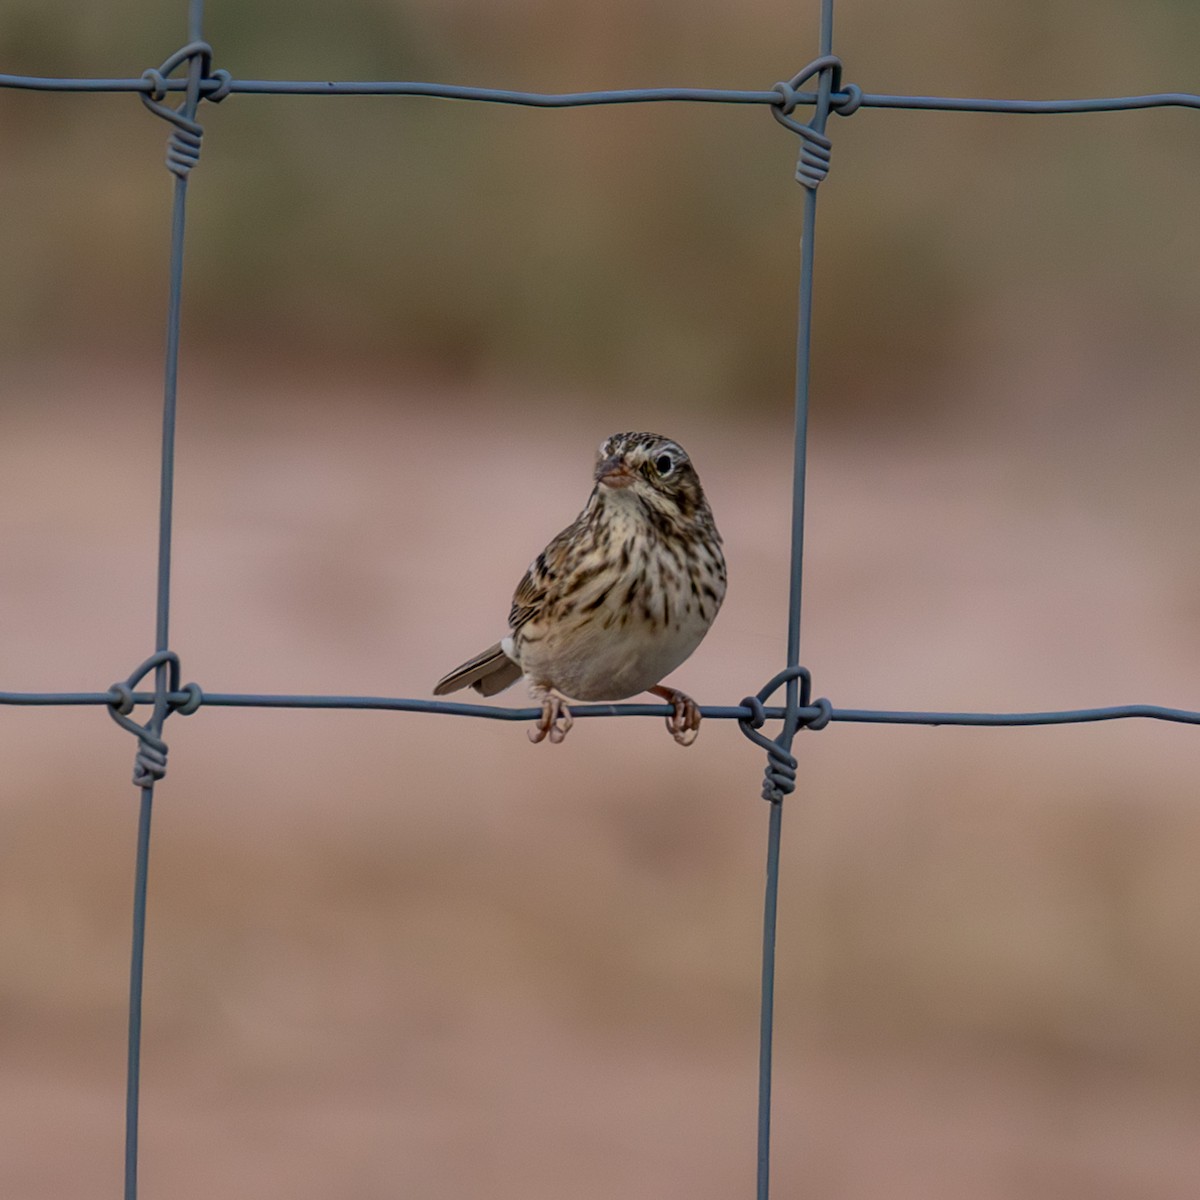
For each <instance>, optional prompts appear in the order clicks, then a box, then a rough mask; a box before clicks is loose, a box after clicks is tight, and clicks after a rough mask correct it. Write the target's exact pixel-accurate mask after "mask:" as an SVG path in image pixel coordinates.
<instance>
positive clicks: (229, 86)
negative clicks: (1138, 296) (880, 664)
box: [0, 0, 1200, 1200]
mask: <svg viewBox="0 0 1200 1200" xmlns="http://www.w3.org/2000/svg"><path fill="white" fill-rule="evenodd" d="M820 4H821V24H820V45H819V57H818V58H816V59H814V60H813V61H812V62H811V63H809V64H808V65H807V66H806V67H805V68H803V69H802V70H801V71H800V72H798V73H797V74H796V75H794V76H793V77H792V78H791V79H790V80H787V81H784V82H781V83H777V84H775V85H774V86H773V87H771V88H769V89H764V90H757V91H737V90H727V89H715V88H688V87H680V88H661V87H660V88H635V89H624V90H614V91H595V92H565V93H541V92H523V91H511V90H504V89H495V88H481V87H467V86H459V85H453V84H443V83H422V82H405V81H394V80H388V81H340V82H338V81H304V80H262V79H234V78H232V77H231V76H230V74H229V72H227V71H224V70H220V69H214V68H213V66H212V63H213V52H212V50H211V48H210V47H209V46H208V44H207V43H206V42H204V41H203V12H204V3H203V0H189V5H188V41H187V43H186V44H185V45H184V46H183V47H181V48H180V49H179V50H178V51H176V52H175V53H174V54H172V55H171V56H170V57H169V58H167V60H166V61H165V62H164V63H163V64H162V65H161V66H159V67H156V68H150V69H148V70H146V71H145V72H144V73H143V75H142V76H141V77H140V78H137V79H71V78H48V77H42V76H30V75H3V74H0V88H14V89H25V90H33V91H56V92H129V93H136V94H139V95H140V96H141V99H142V101H143V103H144V104H145V105H146V107H147V108H148V109H149V110H150V111H151V112H153V113H154V114H155V115H156V116H158V117H160V118H161V119H163V120H165V121H167V122H168V123H169V124H170V126H171V135H170V138H169V141H168V151H167V166H168V169H169V170H170V171H171V172H172V174H173V175H174V177H175V182H174V198H173V211H172V225H171V242H170V253H169V260H168V261H169V289H168V305H167V337H166V354H165V374H164V383H163V424H162V463H161V473H160V499H159V524H158V528H159V536H158V570H157V574H156V579H155V601H156V616H155V652H154V653H153V654H152V655H151V656H150V657H149V658H148V659H147V660H146V661H145V662H144V663H142V664H141V665H140V666H139V667H138V668H137V669H136V670H135V671H134V672H133V673H132V674H131V675H129V676H128V677H127V678H126V679H125V680H123V681H121V682H118V683H115V684H113V685H112V686H111V687H110V688H108V689H107V690H105V691H102V692H12V691H9V692H0V705H13V706H62V705H73V706H75V705H77V706H88V705H94V706H104V707H107V708H108V710H109V713H110V714H111V716H112V717H113V719H114V721H116V722H117V724H119V725H120V726H121V727H122V728H124V729H126V730H127V731H129V732H130V733H133V734H134V735H135V736H136V737H137V739H138V750H137V755H136V759H135V767H134V783H135V785H136V786H138V787H139V788H140V789H141V805H140V810H139V818H138V833H137V852H136V858H135V871H134V899H133V938H132V952H131V956H130V985H129V1044H128V1075H127V1087H126V1123H125V1191H124V1194H125V1198H126V1200H136V1196H137V1167H138V1109H139V1080H140V1074H141V1071H140V1064H141V1020H142V975H143V963H144V953H145V935H146V894H147V881H148V874H149V856H150V826H151V817H152V812H153V803H154V788H155V784H156V783H157V782H158V781H159V780H161V779H162V778H163V777H164V775H165V773H166V769H167V744H166V742H165V741H164V740H163V727H164V725H165V723H166V721H167V718H168V717H170V716H171V715H172V714H174V713H178V714H180V715H190V714H192V713H194V712H196V711H198V710H199V709H200V708H203V707H209V708H220V707H226V708H307V709H352V710H364V709H374V710H384V711H392V712H409V713H436V714H440V715H444V716H456V717H474V718H483V719H486V720H499V721H530V720H536V719H537V718H538V716H539V715H540V710H539V709H536V708H494V707H490V706H485V705H478V704H463V703H458V702H454V701H446V700H425V699H417V698H406V697H387V696H337V695H307V694H305V695H259V694H247V693H235V692H208V693H206V692H204V691H202V689H201V688H200V687H199V685H197V684H194V683H189V684H186V685H181V683H180V664H179V657H178V655H176V654H175V653H174V652H173V651H172V650H171V649H170V638H169V614H170V592H171V548H172V508H173V497H174V471H175V412H176V395H177V390H178V359H179V340H180V301H181V297H182V288H183V252H184V233H185V227H186V217H187V211H186V210H187V185H188V176H189V173H190V172H191V170H192V169H193V168H194V167H195V165H196V164H197V162H198V161H199V157H200V150H201V145H202V138H203V133H204V131H203V128H202V127H201V125H200V124H199V122H198V121H197V119H196V116H197V110H198V108H199V105H200V103H201V101H202V100H207V101H210V102H218V101H221V100H223V99H225V98H226V97H227V96H229V95H232V94H235V93H236V94H242V95H255V94H257V95H271V94H273V95H325V96H355V95H374V96H380V95H387V96H407V97H427V98H433V99H443V100H460V101H473V102H482V103H490V104H516V105H526V106H531V107H536V108H577V107H586V106H595V105H607V104H647V103H663V102H668V103H702V104H741V105H765V106H767V107H769V108H770V109H771V111H772V115H773V116H774V117H775V118H776V120H778V121H779V122H780V123H781V124H782V125H784V126H785V127H786V128H788V129H789V130H791V131H792V132H793V133H795V134H797V135H798V136H799V138H800V155H799V163H798V165H797V168H796V179H797V181H798V182H800V183H801V184H803V185H804V187H805V194H804V208H803V215H802V233H801V262H800V279H799V318H798V323H797V340H796V387H795V427H794V470H793V485H792V532H791V552H790V577H789V604H788V644H787V661H786V665H785V667H784V669H783V670H781V671H780V672H779V673H778V674H777V675H776V676H775V677H774V678H773V679H771V680H770V681H768V683H767V684H766V685H765V686H764V687H763V688H761V689H760V690H759V691H758V692H757V693H756V694H755V695H753V696H748V697H746V698H745V699H744V700H742V702H741V703H740V704H738V705H732V706H704V707H702V708H701V710H700V711H701V713H702V715H703V716H704V717H705V718H707V719H710V720H735V721H737V722H738V723H739V725H740V727H741V729H742V731H743V733H744V734H745V735H746V736H747V737H748V738H749V739H750V740H751V741H752V742H754V743H755V744H756V745H758V746H760V747H761V748H762V749H763V750H765V751H766V753H767V770H766V776H765V780H764V785H763V796H764V798H765V799H766V800H768V801H769V802H770V817H769V822H768V831H767V862H766V879H765V889H764V909H763V954H762V1002H761V1014H760V1043H759V1106H758V1159H757V1190H756V1195H757V1198H758V1200H768V1193H769V1186H770V1184H769V1177H770V1133H771V1060H772V1037H773V1029H774V991H775V936H776V908H777V897H778V888H779V850H780V830H781V823H782V814H783V803H782V801H783V798H784V796H786V795H788V794H789V793H791V792H792V791H793V790H794V788H795V783H796V768H797V763H796V758H795V756H794V755H793V753H792V743H793V741H794V738H795V736H796V734H797V733H799V732H800V730H802V729H808V730H812V731H816V730H819V729H823V728H825V727H826V726H827V725H829V724H831V723H857V724H889V725H930V726H939V725H950V726H975V727H979V726H988V727H1005V726H1024V725H1064V724H1080V723H1085V722H1093V721H1113V720H1127V719H1136V718H1144V719H1150V720H1159V721H1171V722H1177V723H1181V724H1188V725H1200V712H1197V711H1193V710H1190V709H1178V708H1166V707H1163V706H1160V705H1152V704H1127V705H1119V706H1109V707H1104V708H1079V709H1066V710H1057V711H1041V712H1036V711H1035V712H937V711H900V710H884V709H855V708H838V707H835V706H834V705H832V704H831V703H830V702H829V701H828V700H826V699H824V698H818V699H816V700H813V699H812V694H811V693H812V679H811V677H810V675H809V672H808V671H807V670H806V669H805V668H804V667H802V666H801V665H800V628H801V622H800V618H801V607H802V598H803V573H804V530H805V515H804V502H805V482H806V464H807V458H808V452H807V439H808V407H809V360H810V354H811V313H812V303H813V256H814V251H815V232H816V201H817V188H818V186H819V184H820V183H821V181H822V180H823V179H824V178H825V176H826V174H827V173H828V170H829V166H830V160H831V150H832V142H831V139H830V138H829V136H828V134H827V132H826V126H827V123H828V120H829V118H830V116H831V115H833V114H835V113H836V114H838V115H841V116H850V115H851V114H852V113H854V112H856V111H857V110H858V109H860V108H893V109H921V110H941V111H951V112H986V113H1010V114H1022V113H1023V114H1056V113H1057V114H1062V113H1096V112H1118V111H1123V110H1128V109H1145V108H1161V107H1180V108H1200V95H1197V94H1194V93H1187V92H1158V93H1149V94H1145V95H1136V96H1114V97H1095V98H1084V99H1068V100H1001V99H987V98H982V99H972V98H966V97H953V96H917V95H911V96H909V95H889V94H883V93H874V92H864V91H862V89H861V88H859V87H858V86H857V85H855V84H843V82H842V78H841V76H842V64H841V62H840V60H839V59H838V58H837V57H836V56H835V55H834V54H833V9H834V0H820ZM181 69H182V70H184V71H185V72H186V73H185V74H183V75H177V74H175V73H176V72H178V71H180V70H181ZM813 79H815V80H816V89H815V90H809V91H806V90H803V85H804V84H805V83H808V82H809V81H810V80H813ZM177 93H178V94H180V97H181V99H180V103H179V104H178V105H176V106H172V105H171V104H168V103H167V102H166V101H167V99H168V97H170V96H173V95H175V94H177ZM800 107H804V108H811V109H812V115H811V117H810V118H809V120H808V121H807V122H805V123H802V122H800V121H798V120H797V119H795V118H794V117H793V115H792V114H793V113H794V112H795V110H796V109H797V108H800ZM151 672H153V675H154V688H153V690H152V691H148V690H138V688H139V685H140V684H141V683H142V681H143V680H144V679H145V678H146V677H147V676H149V675H150V673H151ZM781 687H782V688H783V689H784V703H783V704H782V705H778V704H769V703H768V701H769V700H770V699H771V697H772V696H773V695H774V694H775V692H777V691H778V690H779V688H781ZM139 706H140V707H143V708H145V707H148V708H149V709H150V712H149V715H148V717H147V719H146V721H145V723H139V722H137V721H135V720H133V718H132V713H133V712H134V710H135V709H136V708H137V707H139ZM670 711H671V710H670V708H669V707H668V706H666V705H661V704H589V705H580V706H578V707H573V708H572V713H573V715H574V716H576V717H580V718H585V719H586V718H590V717H663V716H665V715H668V714H669V713H670ZM767 721H780V722H782V726H781V729H780V732H779V734H778V735H777V736H776V737H774V738H771V737H768V736H767V735H766V734H764V733H763V732H761V730H762V727H763V726H764V725H765V723H766V722H767Z"/></svg>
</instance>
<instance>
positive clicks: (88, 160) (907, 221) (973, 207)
mask: <svg viewBox="0 0 1200 1200" xmlns="http://www.w3.org/2000/svg"><path fill="white" fill-rule="evenodd" d="M185 8H186V6H185V4H184V3H183V2H182V0H180V2H179V3H177V4H176V3H169V4H156V5H150V4H146V3H145V2H144V0H110V2H107V3H103V4H90V5H79V4H77V3H76V4H68V3H66V2H65V0H10V3H8V4H6V5H5V6H4V8H3V10H0V70H4V71H9V72H24V73H35V74H47V75H117V76H136V75H138V74H140V73H141V71H142V70H143V69H144V68H145V67H146V66H148V65H156V64H157V63H159V62H160V61H162V59H163V58H164V57H165V56H166V55H167V54H168V53H169V52H170V51H171V50H173V49H174V48H175V47H176V46H177V45H178V44H180V43H181V42H182V40H183V35H184V28H185ZM816 8H817V5H816V4H815V3H812V4H804V5H785V4H783V3H780V2H779V0H750V2H749V3H746V4H744V5H740V6H738V7H737V8H736V9H724V8H717V7H708V8H705V7H704V6H696V5H685V4H683V3H681V2H679V0H658V2H656V3H653V4H646V3H644V2H642V3H635V2H634V0H616V2H614V3H611V4H607V5H603V6H598V5H583V4H579V5H562V4H561V3H557V4H552V3H549V2H548V0H510V2H509V3H505V4H494V5H483V4H467V3H465V2H464V0H451V2H446V0H441V2H439V3H430V2H428V0H424V2H420V3H409V4H404V3H398V2H387V0H344V2H343V3H340V4H338V5H336V6H335V5H328V4H321V3H317V2H316V0H306V2H302V3H290V2H289V3H286V4H285V3H283V2H282V0H256V2H253V3H241V4H228V3H220V2H218V0H212V2H211V3H210V4H209V5H208V13H207V18H206V34H207V36H208V38H209V40H210V41H211V42H212V43H213V45H214V47H215V49H216V59H217V62H218V64H219V65H221V66H224V67H226V68H228V69H229V70H231V71H232V72H233V73H234V75H235V76H242V77H252V78H314V79H324V78H347V79H349V78H358V79H369V78H392V79H399V78H415V79H435V80H439V81H444V82H455V83H470V84H476V85H482V86H496V87H521V88H528V89H531V90H575V89H587V88H599V87H621V86H642V85H668V84H672V85H706V86H714V87H744V88H756V87H769V86H770V85H771V84H772V83H773V82H774V81H775V80H776V79H779V78H785V77H787V76H788V75H790V74H791V73H793V72H794V71H795V70H796V69H797V68H798V67H799V66H800V65H802V64H803V63H804V62H805V61H806V60H807V59H808V58H810V57H811V56H812V54H813V53H814V47H815V45H816V25H815V21H816ZM1198 38H1200V10H1198V9H1197V7H1196V6H1194V5H1190V4H1185V3H1182V2H1180V0H1172V2H1167V0H1155V2H1153V3H1145V4H1141V5H1137V6H1130V5H1128V4H1124V3H1117V2H1116V0H1101V2H1098V3H1087V4H1085V3H1083V2H1082V0H1070V2H1066V3H1056V4H1054V5H1046V4H1043V3H1040V2H1039V0H1020V2H1019V3H1014V4H1009V5H1004V6H999V7H997V6H989V5H970V6H962V5H959V4H955V3H951V2H950V0H917V2H915V3H910V4H906V5H902V6H896V5H892V4H887V3H883V2H882V0H865V2H864V0H859V2H855V3H849V2H844V3H843V4H841V5H840V9H839V12H838V16H837V30H836V42H837V48H838V50H839V52H840V53H841V55H842V57H843V59H844V61H845V63H846V75H847V78H848V79H851V80H854V81H856V82H858V83H859V84H860V85H861V86H863V87H864V88H865V89H867V90H869V91H914V92H924V93H949V94H958V95H1000V96H1035V97H1038V96H1040V97H1045V96H1065V95H1085V94H1120V93H1126V92H1139V91H1158V90H1171V89H1182V90H1196V89H1197V88H1200V79H1198V78H1197V72H1196V68H1195V62H1194V53H1193V47H1194V46H1195V45H1196V43H1197V39H1198ZM202 119H203V122H204V124H205V126H206V129H207V130H208V136H207V138H206V143H205V153H204V158H203V161H202V167H201V170H200V171H199V173H198V174H197V175H196V176H195V177H194V178H195V186H194V187H193V188H192V193H191V196H192V199H191V204H192V209H191V217H192V219H191V222H190V228H189V259H188V268H187V285H188V292H187V300H186V319H187V335H186V337H187V342H186V345H187V347H188V350H189V351H197V350H198V351H205V352H220V353H222V354H225V355H230V356H238V355H246V356H256V357H261V356H267V358H268V359H274V360H276V361H277V360H278V359H279V358H280V357H287V358H289V359H291V360H293V361H295V362H296V363H297V364H298V365H299V366H300V367H302V368H305V369H307V368H309V367H311V366H313V365H315V364H320V365H322V366H323V367H326V368H329V369H331V370H334V371H336V370H338V369H340V368H341V367H343V366H344V365H346V364H351V363H353V364H361V363H363V362H374V363H377V364H379V365H380V366H382V367H384V368H386V369H387V370H389V371H395V372H397V373H398V374H403V373H404V372H406V371H411V372H419V373H426V374H428V373H430V372H433V373H437V374H445V375H450V376H453V377H456V378H466V379H475V378H479V379H483V380H488V381H490V380H496V381H502V382H504V383H506V384H513V383H516V384H519V385H521V386H522V387H523V388H524V389H525V390H527V391H531V392H542V393H545V394H554V393H561V394H566V395H582V394H586V392H587V391H589V390H591V391H593V392H594V391H595V390H596V389H622V390H625V391H627V392H632V393H633V394H637V393H638V392H644V393H653V394H655V395H657V396H660V397H666V398H668V399H674V400H676V401H677V402H678V403H680V404H688V405H701V406H705V407H713V408H720V407H722V406H726V407H728V408H729V409H730V410H733V409H734V408H737V407H740V406H742V405H744V404H746V403H754V404H770V403H777V404H779V405H785V404H787V403H788V402H789V398H790V391H791V377H792V363H793V327H794V319H795V282H796V268H797V261H798V246H797V240H798V230H799V209H800V204H801V192H800V189H799V188H798V186H797V185H796V184H795V183H794V182H792V179H791V172H792V168H793V164H794V159H795V154H796V145H795V139H794V138H792V137H791V135H789V134H787V133H786V131H784V130H782V129H781V128H780V127H779V126H777V125H776V123H775V122H774V121H772V120H771V118H770V115H769V114H768V113H767V112H766V111H764V110H757V109H748V108H741V107H738V108H734V107H714V106H682V105H655V106H642V107H636V108H616V109H614V108H604V109H590V110H582V111H580V110H576V111H569V112H562V111H560V112H542V111H528V110H521V109H512V108H501V107H494V106H487V105H474V104H470V105H469V104H462V103H455V102H445V101H435V100H428V99H399V98H357V97H355V98H349V97H348V98H338V99H332V100H331V99H327V98H315V97H313V98H297V97H262V96H234V97H231V98H230V99H229V100H227V101H226V102H225V103H224V104H223V105H221V106H220V107H216V106H206V107H205V109H204V110H203V112H202ZM1198 121H1200V114H1197V113H1195V112H1187V111H1169V110H1163V111H1152V112H1142V113H1128V114H1118V115H1111V116H1070V117H1063V116H1060V117H1024V116H1020V117H1015V116H982V115H959V114H929V113H906V112H890V111H880V110H861V111H860V113H859V114H858V115H856V116H854V117H853V118H851V119H848V120H842V119H840V118H835V119H834V122H833V129H832V133H833V137H834V160H833V171H832V174H831V177H830V180H829V181H828V182H827V183H826V184H825V185H824V187H823V189H822V193H821V201H822V203H821V211H820V215H819V222H818V228H819V230H820V238H819V246H818V259H817V263H818V273H819V278H818V292H817V296H818V302H817V313H816V331H815V336H816V352H817V353H816V376H817V378H816V385H817V387H816V403H817V405H818V406H819V407H823V408H825V409H826V410H827V411H828V412H830V413H835V414H842V415H845V416H846V417H848V418H858V419H863V418H871V419H873V418H875V417H879V416H882V415H884V414H886V413H887V412H888V411H893V410H894V411H903V412H904V413H905V414H906V415H908V414H910V413H912V412H913V411H914V410H915V411H921V410H925V411H933V412H936V411H938V409H939V407H944V406H946V405H947V404H950V403H955V404H957V403H967V404H969V403H970V395H969V394H967V395H962V396H959V395H957V394H956V393H957V392H959V391H962V390H963V386H964V385H963V382H962V381H963V380H964V379H965V380H967V381H968V385H967V391H968V392H969V379H970V369H971V364H972V363H974V362H976V360H977V359H978V351H979V347H980V344H981V343H984V342H986V343H987V344H988V348H989V352H993V353H994V352H996V351H997V344H998V345H999V352H1000V353H1004V354H1006V355H1008V356H1010V357H1011V356H1021V355H1023V354H1025V353H1029V352H1030V351H1031V347H1034V346H1036V347H1039V348H1044V347H1045V346H1047V345H1048V346H1049V347H1050V348H1051V349H1053V346H1054V344H1055V339H1056V338H1057V337H1059V327H1060V325H1061V326H1062V327H1063V328H1068V329H1069V330H1070V337H1069V338H1067V337H1066V335H1063V337H1064V339H1065V340H1069V341H1070V344H1071V346H1072V347H1075V348H1077V347H1078V345H1079V343H1080V339H1081V337H1082V342H1083V345H1084V347H1085V350H1086V348H1087V346H1089V345H1091V344H1094V345H1095V346H1096V347H1097V348H1098V349H1101V348H1105V349H1107V350H1109V351H1111V347H1112V345H1113V340H1114V339H1121V340H1122V342H1123V344H1124V351H1125V353H1127V354H1128V355H1129V356H1131V357H1133V358H1138V357H1139V356H1144V357H1146V358H1148V359H1153V360H1154V361H1155V362H1162V361H1163V360H1164V358H1165V359H1167V360H1170V362H1171V363H1172V364H1174V367H1175V368H1177V369H1180V370H1183V371H1190V370H1192V369H1193V368H1194V367H1195V366H1197V365H1200V364H1198V363H1197V351H1196V349H1195V347H1194V345H1193V343H1194V339H1193V338H1192V337H1191V336H1190V332H1189V331H1190V329H1191V327H1192V326H1193V325H1194V324H1195V314H1196V309H1197V304H1198V303H1200V273H1198V272H1197V271H1196V269H1195V264H1196V262H1197V261H1200V227H1198V226H1197V224H1196V222H1195V221H1194V220H1192V219H1191V209H1192V207H1193V202H1194V197H1195V195H1196V194H1197V191H1198V189H1200V157H1198V156H1197V155H1195V154H1192V153H1190V148H1191V147H1192V146H1194V144H1195V139H1196V136H1197V131H1198V124H1197V123H1198ZM165 137H166V131H165V129H164V128H163V127H162V126H161V124H160V123H158V122H155V121H153V120H151V119H150V117H149V115H148V114H147V113H146V112H145V111H144V110H143V108H142V106H141V105H140V104H139V103H138V102H137V100H136V99H135V98H133V97H131V96H128V95H123V96H122V95H113V96H109V95H102V96H79V95H65V96H64V95H50V94H34V93H19V92H12V91H6V92H4V93H2V94H0V158H2V159H3V161H4V163H5V170H4V171H3V172H0V214H2V216H0V260H2V261H3V262H4V266H5V269H4V272H3V277H2V282H0V352H3V354H4V355H5V356H6V357H9V358H10V359H11V358H13V357H18V358H24V359H30V358H32V359H37V358H38V357H40V356H47V355H52V356H55V357H62V356H67V357H71V356H88V355H95V354H99V353H103V354H106V355H117V356H120V355H127V354H131V353H142V352H149V351H151V350H152V349H154V348H156V347H157V345H158V343H159V340H160V337H161V326H162V315H161V312H162V300H163V294H164V289H165V283H164V259H165V254H164V251H165V246H166V241H167V219H168V207H169V206H168V205H167V204H166V202H165V196H166V193H167V191H168V188H169V185H170V181H169V177H168V176H167V174H166V172H165V171H164V170H163V169H162V166H161V159H162V146H163V143H164V141H165ZM1068 318H1069V319H1068ZM1081 329H1082V331H1083V332H1082V334H1080V330H1081ZM964 368H965V370H966V374H964Z"/></svg>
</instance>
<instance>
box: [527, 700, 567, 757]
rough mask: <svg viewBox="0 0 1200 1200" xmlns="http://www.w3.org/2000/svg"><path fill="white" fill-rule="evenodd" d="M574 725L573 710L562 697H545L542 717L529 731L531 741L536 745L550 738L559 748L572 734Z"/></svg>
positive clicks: (552, 743)
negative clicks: (564, 739)
mask: <svg viewBox="0 0 1200 1200" xmlns="http://www.w3.org/2000/svg"><path fill="white" fill-rule="evenodd" d="M574 724H575V718H574V717H572V716H571V710H570V708H568V707H567V702H566V700H565V699H564V698H563V697H562V696H559V695H553V694H552V695H549V696H544V697H543V698H542V715H541V716H540V717H539V718H538V721H537V724H536V725H535V726H534V727H533V728H532V729H531V730H530V731H529V740H530V741H531V742H534V743H535V744H536V743H537V742H541V741H544V740H545V739H546V738H549V739H550V743H551V745H555V746H557V745H558V743H559V742H561V741H562V740H563V738H565V737H566V736H567V734H568V733H570V731H571V726H572V725H574Z"/></svg>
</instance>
